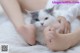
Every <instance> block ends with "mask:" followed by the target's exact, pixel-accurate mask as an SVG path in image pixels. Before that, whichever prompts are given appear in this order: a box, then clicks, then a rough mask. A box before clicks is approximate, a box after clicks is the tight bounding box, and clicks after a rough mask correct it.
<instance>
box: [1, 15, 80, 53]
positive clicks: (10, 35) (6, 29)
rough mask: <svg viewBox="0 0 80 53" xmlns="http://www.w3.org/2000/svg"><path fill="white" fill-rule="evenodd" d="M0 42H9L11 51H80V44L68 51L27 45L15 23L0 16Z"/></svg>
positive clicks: (52, 52)
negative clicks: (17, 30)
mask: <svg viewBox="0 0 80 53" xmlns="http://www.w3.org/2000/svg"><path fill="white" fill-rule="evenodd" d="M0 44H8V46H9V53H80V44H78V45H76V46H74V47H72V48H70V49H68V50H66V51H57V52H54V51H51V50H49V49H48V48H47V47H45V46H42V45H34V46H27V43H26V42H25V41H24V40H23V38H21V36H20V35H19V34H18V33H17V32H16V30H15V28H14V26H13V24H12V23H11V22H10V21H9V20H7V19H6V18H5V16H4V15H3V16H0Z"/></svg>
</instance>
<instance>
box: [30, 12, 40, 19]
mask: <svg viewBox="0 0 80 53" xmlns="http://www.w3.org/2000/svg"><path fill="white" fill-rule="evenodd" d="M38 13H39V12H38V11H35V12H31V13H30V14H31V16H32V17H33V18H37V17H38Z"/></svg>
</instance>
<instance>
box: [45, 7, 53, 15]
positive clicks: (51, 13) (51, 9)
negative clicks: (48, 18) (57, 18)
mask: <svg viewBox="0 0 80 53" xmlns="http://www.w3.org/2000/svg"><path fill="white" fill-rule="evenodd" d="M53 11H54V7H52V8H49V9H45V12H47V13H49V14H50V15H53Z"/></svg>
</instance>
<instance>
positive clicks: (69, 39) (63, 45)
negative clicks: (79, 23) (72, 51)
mask: <svg viewBox="0 0 80 53" xmlns="http://www.w3.org/2000/svg"><path fill="white" fill-rule="evenodd" d="M50 33H51V34H50ZM44 34H45V36H49V34H50V35H52V36H51V38H52V39H51V41H46V44H47V47H48V48H50V49H51V50H55V51H59V50H66V49H68V48H70V47H72V46H74V45H76V44H77V43H79V42H80V29H78V30H76V31H75V32H73V33H69V34H59V33H56V31H55V30H54V29H52V30H50V29H49V30H47V31H45V33H44Z"/></svg>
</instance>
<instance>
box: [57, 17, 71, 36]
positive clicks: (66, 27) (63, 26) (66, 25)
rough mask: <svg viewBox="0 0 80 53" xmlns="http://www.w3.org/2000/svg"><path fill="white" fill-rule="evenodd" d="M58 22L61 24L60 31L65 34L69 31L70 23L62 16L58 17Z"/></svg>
mask: <svg viewBox="0 0 80 53" xmlns="http://www.w3.org/2000/svg"><path fill="white" fill-rule="evenodd" d="M57 20H58V21H59V23H60V24H61V29H60V33H62V34H67V33H70V29H71V27H70V23H69V22H68V21H67V20H66V19H65V18H64V17H62V16H59V17H58V19H57Z"/></svg>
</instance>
